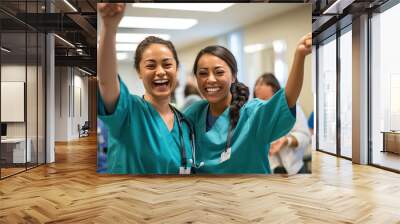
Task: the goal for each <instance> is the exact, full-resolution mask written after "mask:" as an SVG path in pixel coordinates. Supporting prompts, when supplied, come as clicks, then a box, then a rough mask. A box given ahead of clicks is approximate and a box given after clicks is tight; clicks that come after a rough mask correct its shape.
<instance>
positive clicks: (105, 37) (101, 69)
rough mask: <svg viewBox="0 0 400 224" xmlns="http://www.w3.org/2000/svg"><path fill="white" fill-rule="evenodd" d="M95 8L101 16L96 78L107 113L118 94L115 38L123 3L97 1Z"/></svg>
mask: <svg viewBox="0 0 400 224" xmlns="http://www.w3.org/2000/svg"><path fill="white" fill-rule="evenodd" d="M97 9H98V12H99V15H100V17H101V31H100V39H99V48H98V50H97V72H98V75H97V79H98V85H99V91H100V95H101V97H102V99H103V102H104V106H105V108H106V110H107V112H108V113H113V112H114V110H115V104H116V102H117V100H118V97H119V94H120V89H119V80H118V76H117V58H116V49H115V42H116V41H115V39H116V33H117V28H118V24H119V22H120V21H121V19H122V17H123V15H124V11H125V4H124V3H98V4H97Z"/></svg>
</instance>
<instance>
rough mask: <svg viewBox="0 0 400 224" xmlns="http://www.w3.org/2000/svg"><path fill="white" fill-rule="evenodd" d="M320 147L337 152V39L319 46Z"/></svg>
mask: <svg viewBox="0 0 400 224" xmlns="http://www.w3.org/2000/svg"><path fill="white" fill-rule="evenodd" d="M318 65H319V69H318V89H319V91H318V147H319V149H320V150H323V151H327V152H330V153H336V39H333V40H332V41H329V42H328V43H326V44H323V45H320V46H319V48H318Z"/></svg>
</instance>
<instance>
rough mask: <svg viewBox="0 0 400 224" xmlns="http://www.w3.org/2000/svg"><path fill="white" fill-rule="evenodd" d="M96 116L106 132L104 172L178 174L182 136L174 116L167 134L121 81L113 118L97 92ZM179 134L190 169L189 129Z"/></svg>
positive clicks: (157, 117) (148, 106)
mask: <svg viewBox="0 0 400 224" xmlns="http://www.w3.org/2000/svg"><path fill="white" fill-rule="evenodd" d="M97 99H98V102H97V105H98V107H97V109H98V111H97V113H98V118H100V119H101V120H102V121H103V123H104V124H105V125H106V126H107V128H108V131H109V132H108V136H109V138H108V149H107V167H108V168H107V169H108V173H113V174H178V173H179V168H180V166H181V153H180V149H181V136H180V134H179V126H178V125H179V122H178V120H177V117H176V115H175V119H174V126H173V129H172V130H171V131H169V130H168V127H167V125H166V124H165V123H164V121H163V119H162V117H161V116H160V114H159V113H158V111H157V110H156V109H155V108H154V107H153V106H152V105H151V104H150V103H149V102H147V101H146V100H144V99H143V98H142V97H139V96H135V95H131V94H130V93H129V90H128V89H127V87H126V85H125V84H124V83H123V82H122V80H120V96H119V99H118V101H117V103H116V107H115V111H114V112H113V113H112V114H108V113H106V110H105V106H104V102H103V100H102V98H101V96H100V94H99V92H98V97H97ZM181 127H182V134H183V139H184V144H185V151H186V157H187V167H189V169H190V167H191V165H192V163H191V158H192V150H191V147H190V139H189V129H188V127H187V126H186V124H185V123H183V122H182V125H181Z"/></svg>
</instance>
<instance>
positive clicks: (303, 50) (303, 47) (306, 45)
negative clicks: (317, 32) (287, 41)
mask: <svg viewBox="0 0 400 224" xmlns="http://www.w3.org/2000/svg"><path fill="white" fill-rule="evenodd" d="M311 50H312V35H311V33H308V34H307V35H305V36H303V37H302V38H301V39H300V42H299V44H298V45H297V49H296V52H297V53H298V54H300V55H302V56H303V57H305V56H307V55H309V54H310V53H311Z"/></svg>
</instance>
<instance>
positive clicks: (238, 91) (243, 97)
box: [193, 45, 249, 128]
mask: <svg viewBox="0 0 400 224" xmlns="http://www.w3.org/2000/svg"><path fill="white" fill-rule="evenodd" d="M204 54H211V55H214V56H216V57H218V58H220V59H222V60H224V61H225V62H226V64H228V66H229V68H230V70H231V73H232V75H233V77H234V78H235V82H234V83H232V85H231V93H232V101H231V106H230V109H231V110H230V114H229V117H230V121H231V125H232V128H234V127H236V124H237V122H238V121H239V118H240V108H241V107H242V106H243V105H244V104H245V103H246V102H247V100H248V99H249V88H248V87H247V86H246V85H244V84H243V83H241V82H238V80H237V72H238V68H237V63H236V59H235V57H234V56H233V54H232V53H231V52H230V51H229V50H228V49H226V48H225V47H222V46H219V45H213V46H208V47H206V48H204V49H203V50H201V51H200V52H199V53H198V54H197V57H196V60H195V61H194V66H193V74H195V75H196V72H197V63H198V62H199V60H200V58H201V56H203V55H204Z"/></svg>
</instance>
